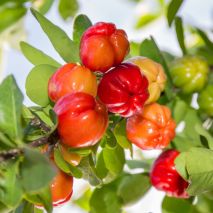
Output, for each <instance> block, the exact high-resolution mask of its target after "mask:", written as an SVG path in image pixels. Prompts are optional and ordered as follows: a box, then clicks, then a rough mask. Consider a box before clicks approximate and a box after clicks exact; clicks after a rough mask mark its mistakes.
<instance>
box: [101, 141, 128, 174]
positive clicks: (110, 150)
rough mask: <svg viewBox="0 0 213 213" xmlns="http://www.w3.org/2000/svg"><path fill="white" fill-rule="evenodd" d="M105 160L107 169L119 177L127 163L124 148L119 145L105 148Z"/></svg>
mask: <svg viewBox="0 0 213 213" xmlns="http://www.w3.org/2000/svg"><path fill="white" fill-rule="evenodd" d="M103 158H104V162H105V165H106V168H107V169H108V170H109V171H110V172H112V173H113V174H115V175H117V174H119V173H120V172H122V170H123V167H124V163H125V155H124V150H123V148H121V147H120V145H119V144H117V145H116V146H115V147H110V146H108V145H107V146H105V148H104V149H103Z"/></svg>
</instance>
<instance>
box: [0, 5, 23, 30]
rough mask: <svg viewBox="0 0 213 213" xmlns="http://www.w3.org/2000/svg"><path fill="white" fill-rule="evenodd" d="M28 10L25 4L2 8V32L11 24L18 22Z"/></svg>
mask: <svg viewBox="0 0 213 213" xmlns="http://www.w3.org/2000/svg"><path fill="white" fill-rule="evenodd" d="M26 12H27V9H26V8H25V7H23V6H17V7H8V8H6V7H5V8H3V9H1V12H0V32H2V31H3V30H5V29H6V28H7V27H9V26H11V25H12V24H14V23H15V22H17V21H18V20H19V19H20V18H21V17H23V16H24V15H25V14H26Z"/></svg>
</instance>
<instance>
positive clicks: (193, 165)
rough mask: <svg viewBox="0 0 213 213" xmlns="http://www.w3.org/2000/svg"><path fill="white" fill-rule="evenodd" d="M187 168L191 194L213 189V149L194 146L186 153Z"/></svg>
mask: <svg viewBox="0 0 213 213" xmlns="http://www.w3.org/2000/svg"><path fill="white" fill-rule="evenodd" d="M186 169H187V172H188V174H189V180H190V185H189V187H188V189H187V191H188V193H189V194H190V195H198V194H201V193H203V192H206V191H211V190H213V151H212V150H209V149H205V148H192V149H190V151H189V152H187V153H186Z"/></svg>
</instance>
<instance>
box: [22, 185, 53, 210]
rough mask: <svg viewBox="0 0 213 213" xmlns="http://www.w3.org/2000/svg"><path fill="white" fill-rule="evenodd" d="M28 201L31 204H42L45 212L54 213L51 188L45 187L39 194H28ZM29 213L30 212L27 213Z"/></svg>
mask: <svg viewBox="0 0 213 213" xmlns="http://www.w3.org/2000/svg"><path fill="white" fill-rule="evenodd" d="M25 198H26V200H28V201H29V202H31V203H33V204H37V205H38V204H40V205H42V206H44V208H45V210H46V211H47V212H48V213H52V210H53V206H52V195H51V190H50V187H45V188H43V189H42V190H40V191H39V192H36V193H34V194H33V193H31V194H29V193H27V194H26V195H25ZM26 213H28V212H26Z"/></svg>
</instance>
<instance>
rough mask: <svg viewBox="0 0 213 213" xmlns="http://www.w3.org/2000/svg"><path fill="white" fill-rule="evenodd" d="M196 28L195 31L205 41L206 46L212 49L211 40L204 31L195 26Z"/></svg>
mask: <svg viewBox="0 0 213 213" xmlns="http://www.w3.org/2000/svg"><path fill="white" fill-rule="evenodd" d="M196 30H197V33H198V34H199V35H200V37H201V38H202V39H203V41H204V42H205V44H206V46H207V47H209V48H211V50H213V42H212V41H211V40H210V39H209V38H208V36H207V35H206V33H205V32H204V31H202V30H201V29H199V28H196Z"/></svg>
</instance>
